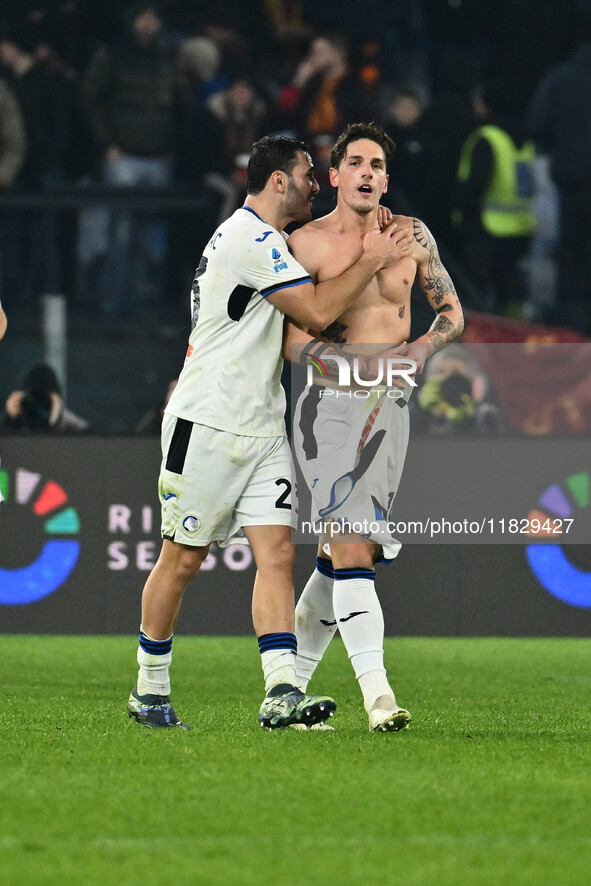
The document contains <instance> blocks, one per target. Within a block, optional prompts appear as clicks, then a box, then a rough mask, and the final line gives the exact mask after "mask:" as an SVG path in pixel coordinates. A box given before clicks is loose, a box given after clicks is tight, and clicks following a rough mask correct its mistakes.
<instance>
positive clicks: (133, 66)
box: [79, 2, 183, 319]
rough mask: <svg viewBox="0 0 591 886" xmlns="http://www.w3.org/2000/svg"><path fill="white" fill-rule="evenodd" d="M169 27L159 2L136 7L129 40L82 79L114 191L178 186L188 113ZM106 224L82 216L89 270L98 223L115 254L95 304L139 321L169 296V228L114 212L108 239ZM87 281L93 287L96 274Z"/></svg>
mask: <svg viewBox="0 0 591 886" xmlns="http://www.w3.org/2000/svg"><path fill="white" fill-rule="evenodd" d="M162 25H163V21H162V16H161V13H160V10H159V7H158V4H157V3H155V2H139V3H136V4H135V5H134V7H133V11H132V22H131V33H130V34H129V36H127V37H125V38H123V39H122V40H121V41H119V42H118V43H116V44H113V45H111V46H108V47H104V48H101V49H99V50H97V52H96V53H95V55H94V56H93V58H92V60H91V62H90V65H89V67H88V70H87V71H86V74H85V77H84V79H83V81H82V84H81V99H82V102H83V105H84V107H85V109H86V112H87V114H88V117H89V120H90V123H91V127H92V131H93V133H94V137H95V142H96V146H97V149H98V150H99V151H100V152H101V156H102V160H103V181H104V182H105V183H106V184H108V185H113V186H117V187H130V186H136V187H140V186H141V187H144V188H150V189H151V188H166V187H168V186H169V185H170V184H171V182H172V172H173V161H174V157H175V152H176V151H177V148H178V141H179V131H180V128H181V127H182V113H183V107H182V102H181V91H180V86H179V80H178V71H177V68H176V65H175V64H174V61H173V59H172V58H170V57H169V56H168V54H167V53H165V52H164V51H163V50H161V49H160V48H159V45H158V39H159V36H160V33H161V31H162ZM100 221H101V216H100V215H98V216H97V214H96V213H94V215H92V214H91V216H90V218H88V217H86V218H85V216H84V214H83V215H82V218H81V231H80V240H81V242H80V244H79V249H80V255H81V259H82V261H86V262H87V263H88V267H87V268H86V270H87V271H88V272H89V271H90V270H91V268H90V263H91V261H92V260H93V259H96V257H97V256H96V255H93V251H92V248H91V243H89V240H90V241H91V240H92V237H93V230H92V223H93V222H94V224H95V225H96V229H95V231H94V233H95V234H98V239H99V242H101V245H102V246H106V250H107V251H106V256H104V267H103V273H102V274H101V275H99V280H98V283H99V288H98V294H97V295H94V298H95V299H96V298H98V299H100V300H101V301H102V309H103V311H104V313H105V314H107V315H109V316H114V317H122V316H127V317H128V318H129V319H131V318H132V317H133V316H135V315H136V314H137V310H138V308H139V307H140V305H141V307H142V310H145V309H146V308H148V309H150V308H152V309H157V307H158V305H159V303H160V300H161V298H162V294H163V292H162V290H163V283H164V280H163V277H164V266H165V261H166V254H167V226H166V223H165V222H164V221H162V220H160V219H158V218H157V217H155V215H153V214H149V215H148V214H146V213H144V214H142V215H141V216H138V217H137V218H134V217H133V216H132V214H131V213H129V212H125V211H112V212H110V213H109V215H108V232H107V236H106V238H105V236H104V231H103V230H102V229H101V225H100ZM85 224H86V228H85ZM83 270H84V269H83ZM83 276H84V274H83ZM85 283H86V285H87V286H90V284H91V280H90V274H89V273H87V274H86V280H85ZM92 295H93V293H91V297H92Z"/></svg>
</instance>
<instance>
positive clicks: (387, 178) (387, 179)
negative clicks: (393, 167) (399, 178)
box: [382, 175, 390, 194]
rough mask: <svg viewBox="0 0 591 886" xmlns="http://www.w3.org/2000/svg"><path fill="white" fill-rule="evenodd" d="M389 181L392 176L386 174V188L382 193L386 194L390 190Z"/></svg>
mask: <svg viewBox="0 0 591 886" xmlns="http://www.w3.org/2000/svg"><path fill="white" fill-rule="evenodd" d="M389 181H390V176H389V175H387V176H386V181H385V184H384V190H383V191H382V194H385V193H386V191H387V190H388V182H389Z"/></svg>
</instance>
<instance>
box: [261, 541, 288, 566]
mask: <svg viewBox="0 0 591 886" xmlns="http://www.w3.org/2000/svg"><path fill="white" fill-rule="evenodd" d="M267 562H268V564H269V567H270V568H271V569H273V570H274V571H280V572H286V571H292V570H293V566H294V562H295V548H294V546H293V545H292V543H291V541H289V540H287V541H283V542H280V543H279V544H277V545H274V546H273V548H272V549H271V550H270V551H269V555H268V558H267Z"/></svg>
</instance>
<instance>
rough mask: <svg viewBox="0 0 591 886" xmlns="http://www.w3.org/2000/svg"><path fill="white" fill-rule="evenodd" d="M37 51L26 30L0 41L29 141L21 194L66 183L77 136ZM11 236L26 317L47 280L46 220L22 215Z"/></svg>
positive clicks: (13, 285) (6, 268)
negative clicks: (73, 144) (73, 140)
mask: <svg viewBox="0 0 591 886" xmlns="http://www.w3.org/2000/svg"><path fill="white" fill-rule="evenodd" d="M35 49H36V44H35V42H34V40H33V39H31V37H30V34H29V33H28V31H27V30H26V29H25V30H17V29H14V30H13V31H11V32H9V33H8V34H5V35H3V36H2V38H0V62H1V63H2V65H3V66H4V68H5V70H6V71H7V76H8V78H9V81H8V82H9V85H10V87H11V89H12V90H13V92H14V94H15V96H16V98H17V100H18V102H19V106H20V109H21V113H22V117H23V122H24V127H25V135H26V140H27V151H26V155H25V160H24V163H23V165H22V167H21V169H20V171H19V173H18V175H17V177H16V179H15V182H14V186H15V188H18V190H19V191H26V192H29V193H42V192H43V191H45V190H47V189H48V188H50V187H51V186H53V185H56V184H58V183H61V182H63V181H64V179H65V173H66V162H67V157H68V150H69V146H70V142H71V140H72V135H73V133H72V114H71V103H70V102H69V100H68V94H67V91H66V85H65V82H64V81H63V80H62V79H61V78H60V77H59V76H57V75H55V74H52V73H51V72H50V70H49V69H48V67H47V66H46V64H45V63H44V61H43V59H42V58H41V57H38V56H37V55H36V53H35ZM6 236H7V244H6V249H5V251H4V255H3V280H4V285H5V287H6V289H7V290H8V291H10V292H12V293H15V294H18V299H19V308H20V310H21V311H22V310H23V309H24V308H26V307H27V306H31V307H32V301H33V298H34V296H36V295H37V294H38V293H39V292H40V291H43V286H44V281H45V280H46V279H47V269H46V267H45V257H46V247H45V218H44V216H43V215H42V214H41V213H39V212H38V211H31V210H24V211H19V210H16V211H14V213H13V216H12V218H11V220H10V224H9V227H8V229H7V234H6Z"/></svg>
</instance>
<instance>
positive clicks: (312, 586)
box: [295, 557, 337, 692]
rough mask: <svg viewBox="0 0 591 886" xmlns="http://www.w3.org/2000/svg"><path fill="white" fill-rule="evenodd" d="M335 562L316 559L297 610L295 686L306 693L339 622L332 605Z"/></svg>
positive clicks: (321, 558)
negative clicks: (314, 567) (333, 567)
mask: <svg viewBox="0 0 591 886" xmlns="http://www.w3.org/2000/svg"><path fill="white" fill-rule="evenodd" d="M333 583H334V582H333V574H332V563H331V562H330V560H326V559H325V558H324V557H317V558H316V569H315V570H314V572H313V573H312V575H311V576H310V578H309V579H308V582H307V584H306V586H305V588H304V590H303V591H302V596H301V597H300V599H299V600H298V604H297V606H296V611H295V630H296V637H297V638H298V655H297V658H296V686H297V687H298V688H299V689H301V690H302V692H305V691H306V689H307V687H308V683H309V682H310V680H311V678H312V674H313V673H314V671H315V670H316V667H317V666H318V662H319V661H320V660H321V659H322V656H323V655H324V653H325V652H326V649H327V647H328V644H329V643H330V641H331V640H332V638H333V637H334V635H335V632H336V629H337V623H336V619H335V614H334V610H333V608H332V592H333V591H332V589H333Z"/></svg>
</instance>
